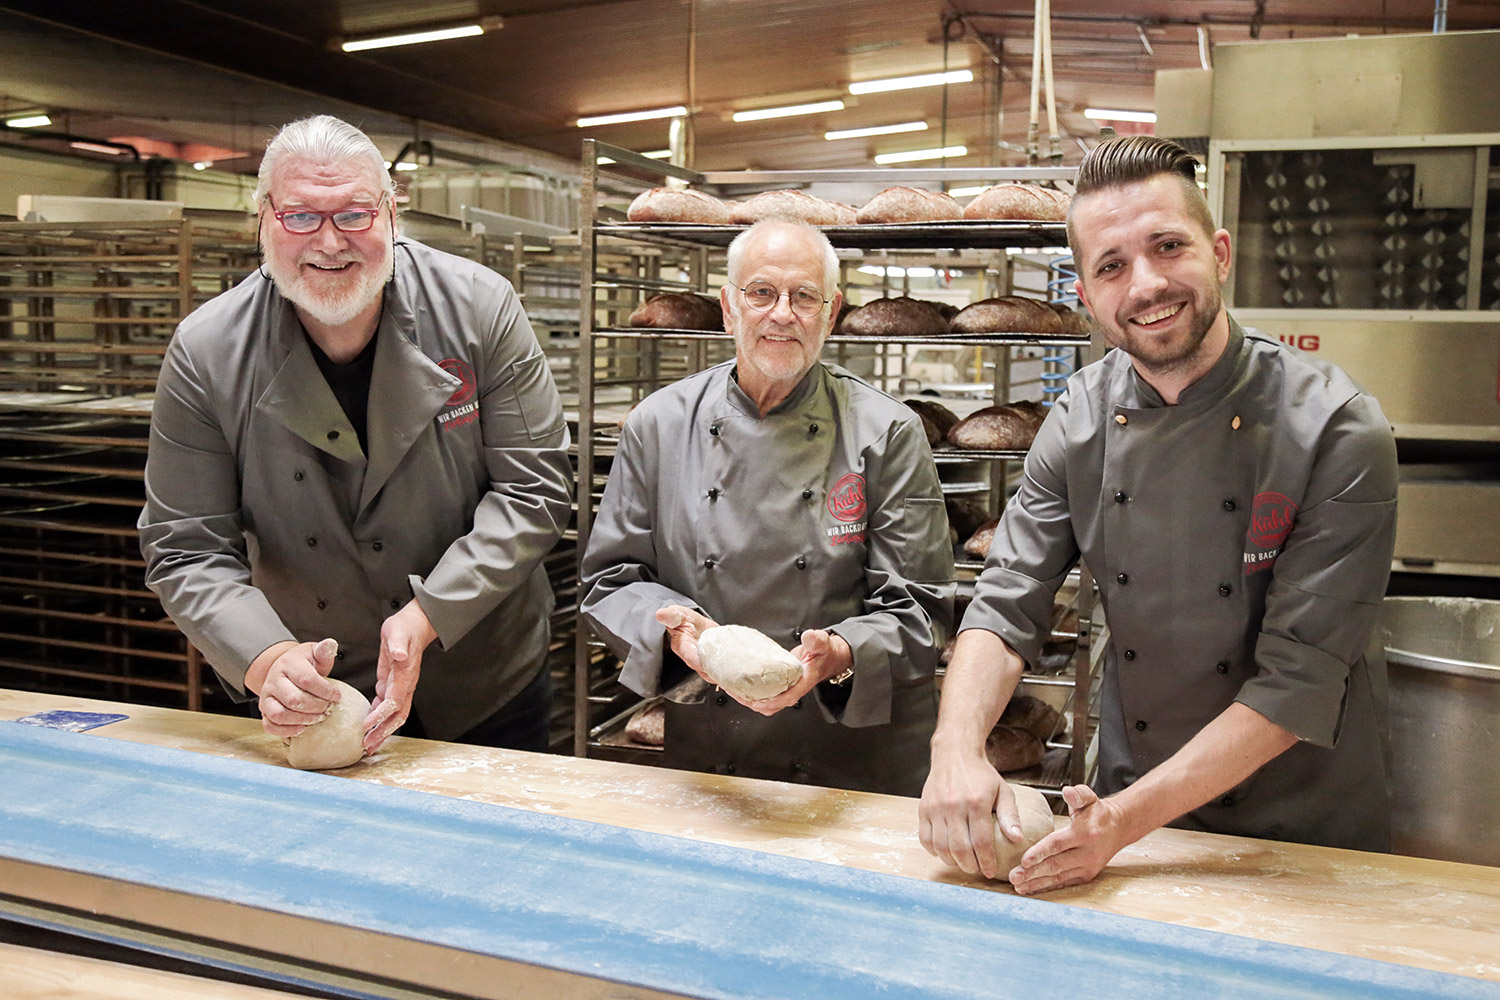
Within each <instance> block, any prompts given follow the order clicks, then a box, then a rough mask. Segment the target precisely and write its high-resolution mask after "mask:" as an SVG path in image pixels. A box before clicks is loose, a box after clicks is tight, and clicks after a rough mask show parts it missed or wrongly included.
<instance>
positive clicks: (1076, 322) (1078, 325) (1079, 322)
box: [1047, 302, 1092, 337]
mask: <svg viewBox="0 0 1500 1000" xmlns="http://www.w3.org/2000/svg"><path fill="white" fill-rule="evenodd" d="M1047 304H1048V305H1049V306H1051V307H1052V308H1053V309H1054V310H1055V311H1056V312H1057V315H1059V316H1061V317H1062V324H1063V328H1062V332H1063V333H1069V334H1073V335H1075V336H1080V337H1087V336H1088V335H1089V333H1091V332H1092V331H1091V330H1090V329H1089V318H1088V315H1087V314H1086V313H1081V312H1079V311H1078V310H1077V309H1074V308H1073V307H1072V306H1070V305H1067V304H1066V303H1063V302H1048V303H1047Z"/></svg>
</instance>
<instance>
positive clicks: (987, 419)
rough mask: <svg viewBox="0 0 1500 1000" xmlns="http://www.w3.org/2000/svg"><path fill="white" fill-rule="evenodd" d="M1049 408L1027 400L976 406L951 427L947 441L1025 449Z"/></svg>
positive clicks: (974, 447) (998, 448) (982, 447)
mask: <svg viewBox="0 0 1500 1000" xmlns="http://www.w3.org/2000/svg"><path fill="white" fill-rule="evenodd" d="M1046 416H1047V408H1046V407H1044V406H1042V404H1041V403H1037V402H1033V401H1031V400H1024V401H1022V402H1019V403H1003V404H1001V405H1000V406H986V407H985V408H984V409H982V410H975V411H974V412H973V413H971V414H969V415H968V416H967V417H965V418H964V419H962V420H960V421H959V422H958V423H956V424H954V425H953V428H952V429H951V430H950V431H948V443H949V444H951V445H953V447H955V448H968V449H970V450H974V451H1024V450H1025V449H1027V448H1030V447H1031V442H1032V441H1033V440H1034V439H1035V438H1036V432H1037V431H1038V430H1039V429H1040V428H1041V426H1042V421H1043V420H1044V419H1046Z"/></svg>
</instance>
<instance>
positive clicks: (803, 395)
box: [724, 361, 829, 420]
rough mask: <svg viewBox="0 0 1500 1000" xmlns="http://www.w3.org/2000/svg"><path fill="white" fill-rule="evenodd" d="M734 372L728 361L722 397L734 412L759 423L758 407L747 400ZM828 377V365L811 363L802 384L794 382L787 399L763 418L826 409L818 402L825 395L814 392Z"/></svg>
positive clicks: (753, 402) (750, 400) (732, 365)
mask: <svg viewBox="0 0 1500 1000" xmlns="http://www.w3.org/2000/svg"><path fill="white" fill-rule="evenodd" d="M737 373H738V368H737V367H736V366H735V365H734V364H733V363H732V362H731V363H730V366H729V371H728V374H727V376H726V378H725V379H724V395H725V397H726V398H727V399H728V401H729V404H730V405H731V406H732V407H734V408H735V409H736V410H739V411H740V412H741V413H744V414H745V415H746V416H749V417H754V418H755V419H757V420H759V419H761V416H760V407H759V406H756V405H755V401H754V400H753V399H751V398H750V396H749V394H747V393H746V392H745V390H743V389H741V388H740V383H739V379H738V377H737ZM828 378H829V373H828V366H827V365H825V364H824V363H823V362H821V361H815V362H813V366H812V368H810V369H808V372H807V374H806V375H804V376H802V381H800V382H798V383H797V387H796V388H795V389H793V390H792V391H791V393H790V394H788V396H787V397H786V399H783V400H782V401H781V402H779V403H777V404H776V405H775V406H774V407H772V408H771V412H769V413H767V414H766V417H767V418H770V417H775V416H781V415H784V414H796V413H799V412H802V411H803V410H805V409H806V408H808V407H809V406H811V407H815V408H818V409H819V410H820V412H821V411H822V410H825V409H827V406H826V401H825V403H824V405H821V406H820V405H819V401H820V400H824V399H825V397H826V396H827V393H819V392H817V390H818V389H819V388H820V387H822V386H823V385H824V384H825V382H826V380H827V379H828Z"/></svg>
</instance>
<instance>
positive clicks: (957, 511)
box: [943, 495, 995, 541]
mask: <svg viewBox="0 0 1500 1000" xmlns="http://www.w3.org/2000/svg"><path fill="white" fill-rule="evenodd" d="M943 506H944V508H946V509H947V511H948V526H949V527H950V528H952V529H953V531H954V532H955V533H956V535H957V538H955V539H954V541H958V539H959V538H968V537H969V536H970V535H972V534H974V532H976V531H978V530H979V529H980V528H982V527H984V525H985V523H986V522H987V521H991V520H993V519H994V517H995V515H994V514H993V513H992V512H991V511H990V505H989V504H988V503H987V502H986V501H985V500H984V499H983V498H982V497H981V496H974V495H970V496H956V497H944V498H943Z"/></svg>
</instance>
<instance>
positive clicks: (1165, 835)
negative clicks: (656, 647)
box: [0, 690, 1500, 980]
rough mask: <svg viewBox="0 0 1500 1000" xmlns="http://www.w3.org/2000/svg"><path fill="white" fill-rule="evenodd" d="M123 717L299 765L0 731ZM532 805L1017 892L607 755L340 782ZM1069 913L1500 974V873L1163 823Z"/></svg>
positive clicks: (777, 801) (242, 744)
mask: <svg viewBox="0 0 1500 1000" xmlns="http://www.w3.org/2000/svg"><path fill="white" fill-rule="evenodd" d="M59 709H60V710H71V711H81V712H114V713H119V714H122V715H126V716H128V718H127V719H125V720H123V721H119V722H115V723H111V724H109V725H106V726H103V727H100V728H98V729H93V730H91V731H89V733H87V734H86V735H88V736H97V737H105V738H109V739H117V740H125V741H131V742H136V743H143V744H149V745H154V746H161V747H170V748H175V749H180V750H188V751H193V752H197V753H204V754H213V755H217V756H222V757H230V758H234V759H237V760H241V761H249V762H255V763H263V764H270V765H273V766H282V767H284V766H286V765H285V760H284V755H283V752H282V748H281V746H280V743H279V741H277V740H275V739H274V738H272V737H270V736H267V735H266V734H265V733H264V732H263V731H262V730H261V728H260V724H259V722H257V721H255V720H251V719H246V718H239V717H232V716H221V715H208V714H201V713H191V712H183V711H176V710H171V709H159V708H150V707H146V706H140V705H125V704H118V703H113V702H102V701H94V700H90V699H83V698H68V697H62V696H56V695H38V694H30V693H24V692H16V691H7V690H0V720H7V719H15V718H19V717H21V716H25V715H30V714H33V713H37V712H43V711H49V710H59ZM333 773H335V774H338V775H340V776H344V777H348V778H352V779H355V780H359V781H367V782H375V783H379V784H385V785H393V786H399V787H403V788H408V789H415V790H419V791H425V792H432V793H436V794H440V795H448V796H453V797H457V798H463V799H470V800H474V801H479V802H488V803H494V804H497V805H503V806H509V807H512V808H516V809H524V810H529V811H532V812H540V813H549V814H553V815H558V816H566V817H569V818H573V819H582V820H589V821H593V822H598V823H606V824H610V825H614V826H620V827H627V828H631V829H636V830H644V831H649V832H653V833H661V834H667V835H671V836H677V837H687V838H691V839H695V840H701V841H706V842H711V843H715V844H722V845H727V846H731V847H738V848H744V849H746V850H753V851H763V852H768V853H774V854H780V855H785V856H788V857H795V858H801V859H805V860H810V861H820V862H826V863H829V864H836V865H843V866H847V867H851V868H861V869H868V870H872V871H879V872H883V873H887V874H895V875H902V876H907V877H910V878H915V879H924V880H928V881H936V882H946V883H952V884H958V885H968V886H972V887H973V888H975V889H978V890H982V891H993V892H1011V891H1013V890H1011V889H1010V887H1009V886H1008V885H1005V884H1003V883H993V882H989V881H986V880H984V879H980V878H977V877H970V876H966V875H964V874H963V873H962V872H959V871H956V870H954V869H951V868H948V867H946V866H945V865H943V864H941V863H940V862H939V861H937V860H936V859H935V858H933V857H931V856H930V855H928V854H927V853H926V852H925V851H923V850H922V847H921V845H920V844H919V843H918V842H917V838H916V827H917V803H916V800H914V799H907V798H900V797H896V796H888V795H873V794H868V793H861V792H848V791H841V790H836V789H826V788H816V787H811V786H804V785H792V784H785V783H781V782H770V781H757V780H752V779H744V778H733V777H728V776H722V775H710V774H697V773H692V772H683V771H671V770H667V769H663V768H654V767H642V766H638V765H633V764H620V763H613V762H609V761H598V760H585V759H578V758H572V757H561V756H552V755H546V754H528V753H520V752H516V751H506V750H494V749H487V748H482V747H470V746H461V745H457V744H447V743H436V742H430V741H426V740H413V739H404V738H400V737H396V738H392V739H391V740H389V741H388V742H387V743H386V745H385V747H383V748H382V750H381V752H380V753H379V754H378V755H376V756H375V757H373V758H369V759H367V760H365V761H363V762H361V763H359V764H356V765H354V766H353V767H349V768H345V769H343V770H342V771H337V772H333ZM1040 898H1042V899H1045V900H1048V901H1051V902H1055V903H1060V904H1064V905H1068V906H1077V907H1085V908H1089V909H1094V910H1102V911H1107V912H1111V913H1116V914H1121V915H1126V916H1132V917H1141V918H1146V919H1150V920H1156V921H1162V922H1166V923H1171V924H1178V925H1183V926H1190V927H1197V928H1204V929H1208V930H1214V931H1221V932H1225V933H1229V934H1236V935H1242V936H1245V937H1249V938H1257V939H1261V940H1266V941H1275V942H1281V943H1285V944H1292V945H1299V946H1303V947H1308V948H1316V949H1321V950H1325V951H1331V952H1338V953H1342V954H1346V955H1353V956H1359V957H1364V958H1373V959H1379V960H1382V961H1386V962H1393V963H1397V964H1402V965H1410V966H1415V967H1419V968H1425V969H1433V970H1437V971H1441V972H1448V973H1456V974H1460V975H1467V976H1472V977H1477V978H1481V979H1489V980H1500V868H1490V867H1485V866H1479V865H1461V864H1453V863H1449V862H1441V861H1431V860H1426V859H1420V858H1407V857H1399V856H1394V855H1379V854H1365V853H1360V852H1355V851H1342V850H1334V849H1330V848H1321V847H1310V846H1307V845H1300V844H1286V843H1279V842H1274V841H1263V840H1252V839H1248V838H1241V837H1225V836H1217V835H1213V834H1202V833H1191V832H1187V831H1178V830H1160V831H1157V832H1156V833H1153V834H1151V835H1149V836H1147V837H1146V838H1144V839H1142V840H1141V841H1140V842H1138V843H1136V844H1134V845H1132V846H1131V847H1128V848H1126V849H1125V850H1124V851H1122V852H1120V854H1119V855H1117V856H1116V858H1115V859H1114V862H1113V863H1112V864H1111V865H1110V866H1109V867H1108V868H1107V869H1106V870H1105V871H1104V872H1103V873H1101V875H1100V876H1099V877H1098V878H1097V879H1095V880H1094V881H1093V882H1092V883H1090V884H1088V885H1085V886H1079V887H1075V888H1071V889H1062V890H1058V891H1055V892H1052V893H1048V894H1046V895H1044V896H1042V897H1040Z"/></svg>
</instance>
